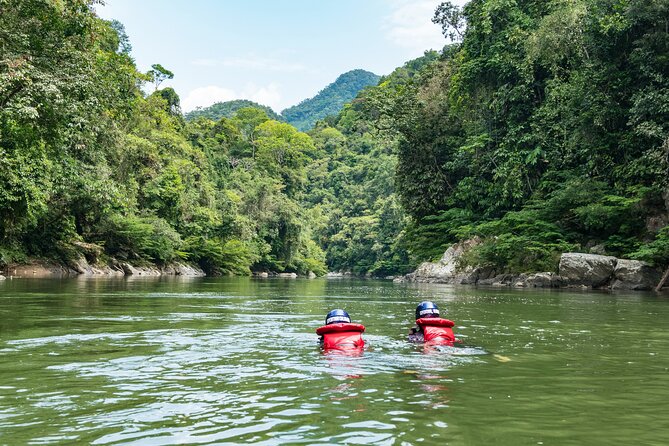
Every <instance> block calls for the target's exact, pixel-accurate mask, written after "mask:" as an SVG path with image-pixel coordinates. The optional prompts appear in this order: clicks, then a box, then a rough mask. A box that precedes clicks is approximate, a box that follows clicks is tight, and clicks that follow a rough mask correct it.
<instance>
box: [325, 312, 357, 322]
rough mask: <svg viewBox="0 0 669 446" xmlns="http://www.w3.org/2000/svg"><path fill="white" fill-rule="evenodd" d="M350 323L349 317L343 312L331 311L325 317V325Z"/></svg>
mask: <svg viewBox="0 0 669 446" xmlns="http://www.w3.org/2000/svg"><path fill="white" fill-rule="evenodd" d="M342 322H344V323H348V324H350V323H351V316H349V315H348V313H347V312H345V311H344V310H332V311H330V312H329V313H328V315H327V316H325V325H330V324H338V323H342Z"/></svg>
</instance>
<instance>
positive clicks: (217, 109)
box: [185, 99, 284, 121]
mask: <svg viewBox="0 0 669 446" xmlns="http://www.w3.org/2000/svg"><path fill="white" fill-rule="evenodd" d="M249 107H250V108H257V109H259V110H262V111H263V112H264V113H265V114H266V115H267V116H268V117H269V118H270V119H273V120H275V121H284V118H283V117H281V116H280V115H278V114H277V113H276V112H275V111H274V110H272V109H271V108H270V107H267V106H266V105H260V104H258V103H257V102H253V101H249V100H247V99H236V100H234V101H226V102H217V103H215V104H213V105H210V106H209V107H204V108H202V107H198V108H196V109H195V110H193V111H190V112H188V113H186V115H185V118H186V120H187V121H194V120H196V119H197V118H207V119H210V120H212V121H218V120H219V119H221V118H234V117H235V115H236V114H237V112H238V111H239V110H240V109H242V108H249Z"/></svg>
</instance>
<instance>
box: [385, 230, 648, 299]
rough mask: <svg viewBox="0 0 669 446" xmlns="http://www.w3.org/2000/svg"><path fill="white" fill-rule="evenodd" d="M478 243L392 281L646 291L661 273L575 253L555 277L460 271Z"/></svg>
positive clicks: (565, 257)
mask: <svg viewBox="0 0 669 446" xmlns="http://www.w3.org/2000/svg"><path fill="white" fill-rule="evenodd" d="M479 243H480V240H479V239H472V240H468V241H466V242H462V243H458V244H455V245H453V246H451V247H450V248H448V250H446V252H445V253H444V255H443V256H442V258H441V259H440V260H439V261H438V262H425V263H422V264H421V265H420V266H419V267H418V268H417V269H416V271H414V272H413V273H410V274H407V275H406V276H404V277H400V278H395V280H394V281H395V282H427V283H449V284H456V285H487V286H511V287H523V288H561V287H584V288H611V289H614V290H649V289H652V288H654V287H655V286H656V285H657V283H658V282H659V281H660V277H661V271H658V270H657V269H655V268H653V267H651V266H650V265H649V264H647V263H645V262H640V261H638V260H626V259H617V258H615V257H612V256H605V255H597V254H585V253H576V252H568V253H564V254H562V256H561V257H560V265H559V272H558V273H555V272H541V273H531V274H529V273H528V274H498V272H496V271H495V270H494V269H493V268H485V267H471V266H467V267H464V268H462V267H461V265H460V258H461V256H462V255H463V254H464V253H466V252H467V250H468V249H471V248H472V247H474V246H476V245H477V244H479Z"/></svg>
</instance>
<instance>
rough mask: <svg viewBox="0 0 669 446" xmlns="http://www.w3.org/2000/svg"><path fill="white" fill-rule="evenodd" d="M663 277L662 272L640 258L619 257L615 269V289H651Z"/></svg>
mask: <svg viewBox="0 0 669 446" xmlns="http://www.w3.org/2000/svg"><path fill="white" fill-rule="evenodd" d="M661 278H662V273H661V272H660V271H658V270H657V269H655V268H653V267H652V266H650V265H649V264H648V263H646V262H642V261H640V260H626V259H619V260H618V263H617V264H616V267H615V269H614V270H613V279H614V280H613V283H612V284H611V288H612V289H614V290H650V289H653V288H654V287H655V286H656V285H657V284H658V283H659V282H660V279H661Z"/></svg>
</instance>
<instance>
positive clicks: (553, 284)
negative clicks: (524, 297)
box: [525, 272, 564, 288]
mask: <svg viewBox="0 0 669 446" xmlns="http://www.w3.org/2000/svg"><path fill="white" fill-rule="evenodd" d="M563 283H564V279H562V277H561V276H558V275H557V274H555V273H551V272H546V273H535V274H530V275H529V276H528V277H527V278H526V279H525V286H527V287H528V288H559V287H561V286H562V285H563Z"/></svg>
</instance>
